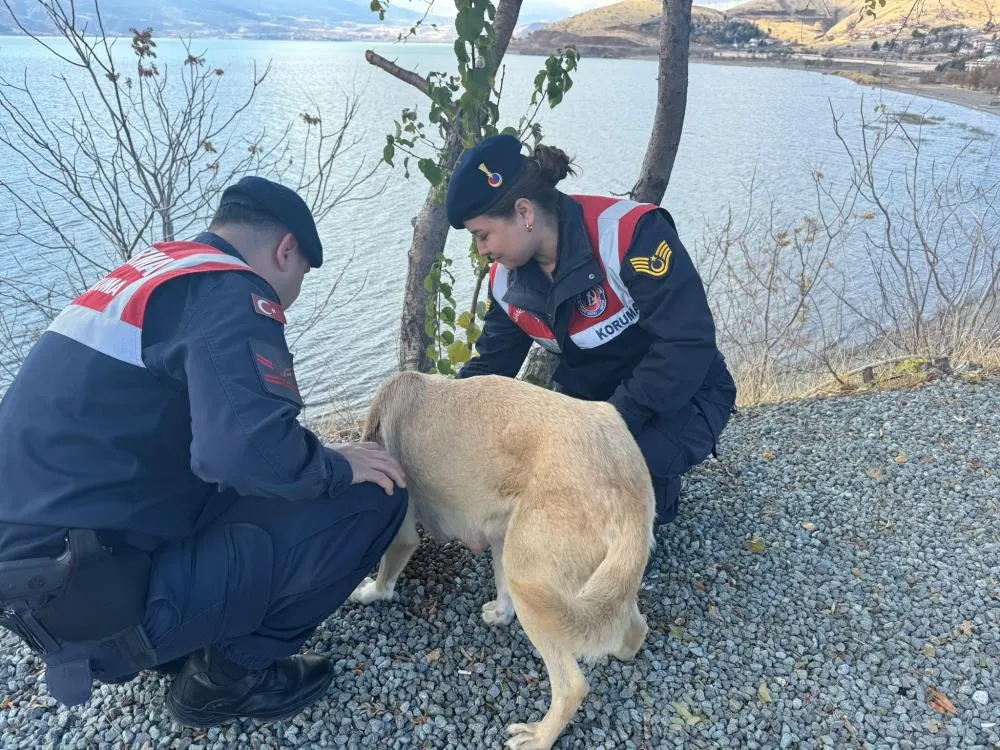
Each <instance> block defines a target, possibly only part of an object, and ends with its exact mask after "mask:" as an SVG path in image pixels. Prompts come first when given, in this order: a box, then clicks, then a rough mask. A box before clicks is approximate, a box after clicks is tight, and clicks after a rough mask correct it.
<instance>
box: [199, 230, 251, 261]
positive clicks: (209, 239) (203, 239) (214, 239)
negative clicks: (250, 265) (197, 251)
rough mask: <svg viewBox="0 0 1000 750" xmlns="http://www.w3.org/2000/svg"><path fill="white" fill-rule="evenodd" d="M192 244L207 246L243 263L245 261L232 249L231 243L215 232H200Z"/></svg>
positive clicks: (237, 251)
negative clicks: (198, 243)
mask: <svg viewBox="0 0 1000 750" xmlns="http://www.w3.org/2000/svg"><path fill="white" fill-rule="evenodd" d="M191 241H192V242H200V243H201V244H202V245H208V246H209V247H214V248H215V249H216V250H221V251H222V252H224V253H225V254H226V255H231V256H233V257H234V258H239V259H240V260H242V261H243V262H244V263H246V262H247V259H246V258H244V257H243V256H242V255H240V251H239V250H237V249H236V248H235V247H233V245H232V243H230V242H229V241H228V240H224V239H222V237H220V236H219V235H217V234H215V232H202V233H201V234H199V235H198V236H197V237H195V238H194V239H193V240H191Z"/></svg>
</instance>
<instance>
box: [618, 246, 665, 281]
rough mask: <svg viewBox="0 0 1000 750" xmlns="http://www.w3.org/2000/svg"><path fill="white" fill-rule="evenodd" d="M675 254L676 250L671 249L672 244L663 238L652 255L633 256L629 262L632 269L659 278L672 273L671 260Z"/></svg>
mask: <svg viewBox="0 0 1000 750" xmlns="http://www.w3.org/2000/svg"><path fill="white" fill-rule="evenodd" d="M673 254H674V251H673V250H671V249H670V245H668V244H667V241H666V240H663V241H662V242H661V243H660V244H659V245H658V246H657V248H656V250H655V252H653V254H652V255H649V256H646V257H642V258H632V259H631V260H630V261H629V263H631V264H632V270H634V271H635V272H636V273H641V274H643V275H645V276H652V277H653V278H654V279H659V278H662V277H664V276H666V275H667V274H668V273H670V260H671V258H672V257H673Z"/></svg>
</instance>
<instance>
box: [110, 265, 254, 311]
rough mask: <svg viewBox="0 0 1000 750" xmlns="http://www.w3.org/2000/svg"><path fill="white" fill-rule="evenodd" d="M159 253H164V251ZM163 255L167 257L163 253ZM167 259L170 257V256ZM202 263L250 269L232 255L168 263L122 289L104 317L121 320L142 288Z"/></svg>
mask: <svg viewBox="0 0 1000 750" xmlns="http://www.w3.org/2000/svg"><path fill="white" fill-rule="evenodd" d="M158 252H160V253H163V251H162V250H159V251H158ZM163 255H167V254H166V253H163ZM167 257H170V256H169V255H168V256H167ZM201 263H222V264H223V265H227V266H233V267H234V268H244V267H245V268H249V266H247V264H246V263H244V262H243V261H242V260H240V259H239V258H234V257H233V256H231V255H226V254H225V253H222V252H220V253H198V254H196V255H190V256H188V257H187V258H181V259H180V260H174V261H172V262H171V263H167V264H166V265H164V266H161V267H160V268H157V269H156V270H155V271H153V273H151V274H149V275H148V276H142V277H140V278H138V279H136V280H135V281H133V282H132V283H131V284H129V285H128V286H126V287H125V288H124V289H122V290H121V291H120V292H119V293H118V294H116V295H115V298H114V299H113V300H111V303H110V304H109V305H108V306H107V307H106V308H105V309H104V312H103V313H102V314H103V315H110V316H112V317H114V318H116V319H118V318H121V316H122V313H123V312H124V311H125V306H126V305H127V304H128V303H129V300H131V299H132V297H133V296H134V295H135V293H136V292H137V291H139V289H141V288H142V286H143V285H144V284H145V283H146V282H148V281H150V280H152V279H155V278H156V277H158V276H162V275H163V274H165V273H169V272H170V271H176V270H178V269H181V268H190V267H191V266H197V265H199V264H201Z"/></svg>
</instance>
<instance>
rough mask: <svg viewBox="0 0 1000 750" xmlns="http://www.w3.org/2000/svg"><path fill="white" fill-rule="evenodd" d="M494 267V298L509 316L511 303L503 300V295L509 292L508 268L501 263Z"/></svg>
mask: <svg viewBox="0 0 1000 750" xmlns="http://www.w3.org/2000/svg"><path fill="white" fill-rule="evenodd" d="M494 269H495V270H494V271H493V282H492V285H491V286H490V291H491V292H492V293H493V299H495V300H496V301H497V304H498V305H500V307H502V308H503V311H504V312H505V313H507V315H508V317H509V316H510V305H508V304H507V303H506V302H504V301H503V296H504V295H505V294H506V293H507V269H506V268H504V267H503V266H501V265H496V266H494Z"/></svg>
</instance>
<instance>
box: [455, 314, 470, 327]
mask: <svg viewBox="0 0 1000 750" xmlns="http://www.w3.org/2000/svg"><path fill="white" fill-rule="evenodd" d="M471 323H472V316H471V315H469V311H468V310H466V311H465V312H464V313H462V314H461V315H459V316H458V325H459V326H460V327H461V328H468V327H469V325H470V324H471Z"/></svg>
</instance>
